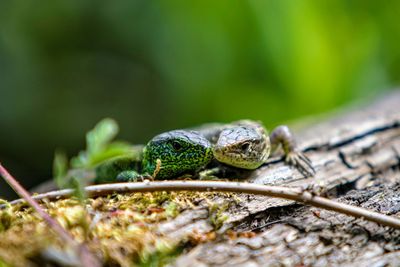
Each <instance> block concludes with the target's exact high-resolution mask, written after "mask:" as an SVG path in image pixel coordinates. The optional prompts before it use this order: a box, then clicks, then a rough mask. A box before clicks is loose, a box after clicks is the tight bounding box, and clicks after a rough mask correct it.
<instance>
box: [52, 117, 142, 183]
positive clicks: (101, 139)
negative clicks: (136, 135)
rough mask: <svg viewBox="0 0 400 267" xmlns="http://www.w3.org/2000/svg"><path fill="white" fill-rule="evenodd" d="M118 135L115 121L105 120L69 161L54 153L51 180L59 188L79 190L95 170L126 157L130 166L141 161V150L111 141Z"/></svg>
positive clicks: (63, 156) (137, 147) (89, 134)
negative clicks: (131, 163) (77, 188)
mask: <svg viewBox="0 0 400 267" xmlns="http://www.w3.org/2000/svg"><path fill="white" fill-rule="evenodd" d="M118 131H119V127H118V124H117V122H116V121H115V120H113V119H110V118H105V119H103V120H101V121H100V122H99V123H97V124H96V125H95V127H94V128H93V129H92V130H90V131H89V132H88V133H87V134H86V149H85V150H83V151H80V152H79V153H78V155H77V156H74V157H72V158H71V160H69V161H68V157H67V155H66V154H65V153H64V152H62V151H56V153H55V157H54V161H53V177H54V180H55V182H56V184H57V186H58V187H60V188H66V187H74V188H75V187H76V186H78V187H80V186H83V185H85V184H86V181H87V180H91V179H93V178H94V176H95V174H94V169H95V168H96V167H97V166H99V164H102V163H104V162H106V161H108V160H110V159H114V158H117V157H126V158H128V159H130V161H131V162H133V161H139V160H140V158H141V153H142V150H141V146H132V145H131V144H129V143H127V142H122V141H118V140H114V139H115V137H116V136H117V134H118Z"/></svg>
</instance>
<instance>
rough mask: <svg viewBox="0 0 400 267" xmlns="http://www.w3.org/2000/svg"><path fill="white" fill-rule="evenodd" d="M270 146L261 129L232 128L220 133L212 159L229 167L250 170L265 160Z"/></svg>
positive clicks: (244, 126) (247, 127)
mask: <svg viewBox="0 0 400 267" xmlns="http://www.w3.org/2000/svg"><path fill="white" fill-rule="evenodd" d="M270 146H271V145H270V141H269V137H268V136H267V135H266V133H265V130H264V129H263V128H262V127H249V126H246V125H243V126H233V127H230V128H227V129H225V130H223V131H222V132H221V133H220V135H219V138H218V141H217V143H216V144H215V146H214V157H215V158H216V159H217V160H218V161H220V162H223V163H225V164H228V165H230V166H234V167H237V168H242V169H250V170H252V169H256V168H258V167H259V166H261V165H262V164H263V163H264V162H265V161H266V160H267V158H268V156H269V152H270Z"/></svg>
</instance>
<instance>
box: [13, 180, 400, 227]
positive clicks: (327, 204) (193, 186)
mask: <svg viewBox="0 0 400 267" xmlns="http://www.w3.org/2000/svg"><path fill="white" fill-rule="evenodd" d="M85 191H86V193H87V195H88V196H91V197H94V196H102V195H109V194H113V193H126V192H155V191H220V192H236V193H247V194H256V195H264V196H270V197H278V198H284V199H290V200H294V201H297V202H301V203H304V204H307V205H311V206H315V207H319V208H322V209H326V210H332V211H336V212H339V213H343V214H346V215H350V216H353V217H356V218H364V219H366V220H368V221H372V222H376V223H379V224H381V225H384V226H389V227H393V228H397V229H400V219H398V218H395V217H391V216H387V215H384V214H381V213H378V212H375V211H371V210H368V209H364V208H360V207H356V206H352V205H348V204H344V203H339V202H337V201H334V200H330V199H327V198H323V197H320V196H316V195H314V194H312V193H310V192H308V191H305V190H304V189H302V188H294V187H283V186H267V185H260V184H253V183H240V182H223V181H161V182H134V183H113V184H101V185H92V186H87V187H85ZM72 194H73V190H72V189H64V190H59V191H52V192H48V193H44V194H40V195H36V196H34V197H33V198H34V199H36V200H41V199H57V198H65V197H68V196H71V195H72ZM21 202H24V200H23V199H18V200H15V201H12V202H11V204H17V203H21Z"/></svg>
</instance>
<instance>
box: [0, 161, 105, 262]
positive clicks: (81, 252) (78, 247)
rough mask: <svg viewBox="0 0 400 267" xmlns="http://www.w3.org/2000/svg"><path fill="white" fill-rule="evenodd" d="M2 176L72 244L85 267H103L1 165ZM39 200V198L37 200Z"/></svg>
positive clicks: (84, 246)
mask: <svg viewBox="0 0 400 267" xmlns="http://www.w3.org/2000/svg"><path fill="white" fill-rule="evenodd" d="M0 176H2V177H3V178H4V180H5V181H6V182H7V183H8V184H9V185H10V186H11V188H12V189H14V191H15V192H16V193H17V194H18V195H19V196H20V197H22V199H21V200H24V201H26V202H27V203H28V204H29V205H30V206H32V207H33V208H34V209H35V210H36V212H37V213H38V214H39V215H40V217H42V218H43V220H44V221H45V222H46V223H47V224H48V225H49V226H50V228H51V229H53V231H54V232H56V233H57V234H58V235H59V236H60V237H61V238H62V239H63V240H64V241H65V242H67V243H68V244H70V245H71V246H72V247H73V248H74V249H75V250H76V253H77V255H79V259H80V261H81V264H82V265H83V266H85V267H86V266H87V267H89V266H90V267H92V266H93V267H97V266H101V264H100V262H99V260H98V259H97V258H96V257H95V256H94V255H93V254H92V253H91V252H90V251H89V249H88V248H87V246H86V245H85V244H79V243H77V242H76V241H75V239H74V238H73V237H72V236H71V235H70V234H69V233H68V232H67V231H66V230H65V229H64V228H63V227H62V226H61V225H60V224H59V223H58V222H57V221H56V220H54V219H53V218H52V217H50V215H49V214H47V213H46V212H45V211H44V210H43V208H42V207H40V205H39V204H38V203H37V202H36V201H35V200H34V198H33V197H32V196H31V195H30V194H29V193H28V191H26V190H25V188H23V187H22V186H21V185H20V184H19V183H18V182H17V180H16V179H15V178H14V177H13V176H12V175H11V174H10V173H9V172H8V171H7V170H6V169H5V168H4V167H3V166H2V165H1V163H0ZM36 199H37V198H36Z"/></svg>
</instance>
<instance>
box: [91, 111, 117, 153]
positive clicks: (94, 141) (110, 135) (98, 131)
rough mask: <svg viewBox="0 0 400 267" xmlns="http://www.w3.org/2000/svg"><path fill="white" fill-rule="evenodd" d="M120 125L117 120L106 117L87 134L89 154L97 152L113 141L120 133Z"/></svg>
mask: <svg viewBox="0 0 400 267" xmlns="http://www.w3.org/2000/svg"><path fill="white" fill-rule="evenodd" d="M118 131H119V127H118V124H117V122H116V121H115V120H113V119H110V118H105V119H103V120H101V121H100V122H99V123H97V124H96V126H95V127H94V128H93V130H91V131H90V132H88V133H87V134H86V149H87V152H88V154H89V155H90V154H96V153H97V152H98V151H101V150H103V149H104V147H105V146H106V145H107V144H108V143H109V142H110V141H112V140H113V139H114V138H115V136H116V135H117V134H118Z"/></svg>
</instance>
